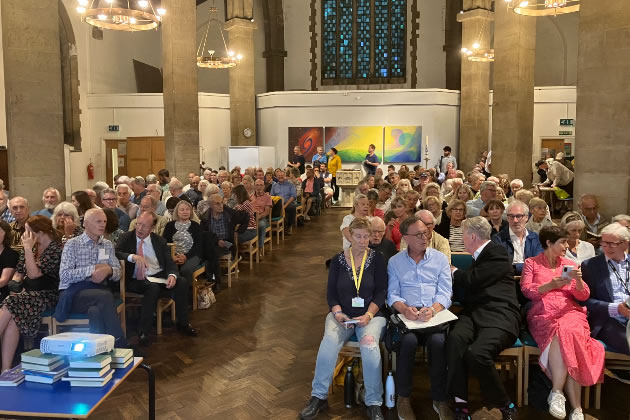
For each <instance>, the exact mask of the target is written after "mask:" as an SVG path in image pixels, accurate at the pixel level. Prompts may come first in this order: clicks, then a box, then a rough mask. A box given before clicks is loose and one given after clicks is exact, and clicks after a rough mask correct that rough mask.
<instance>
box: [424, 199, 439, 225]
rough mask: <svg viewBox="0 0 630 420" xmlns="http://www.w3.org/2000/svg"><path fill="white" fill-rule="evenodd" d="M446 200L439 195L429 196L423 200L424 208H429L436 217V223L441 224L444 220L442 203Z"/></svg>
mask: <svg viewBox="0 0 630 420" xmlns="http://www.w3.org/2000/svg"><path fill="white" fill-rule="evenodd" d="M443 203H444V201H442V200H441V199H440V198H439V197H435V196H433V195H430V196H428V197H427V198H425V199H424V201H423V202H422V208H423V209H425V210H429V211H430V212H431V214H432V215H433V217H434V218H435V220H436V222H435V224H437V225H439V224H440V222H441V221H442V213H444V212H443V211H442V205H443Z"/></svg>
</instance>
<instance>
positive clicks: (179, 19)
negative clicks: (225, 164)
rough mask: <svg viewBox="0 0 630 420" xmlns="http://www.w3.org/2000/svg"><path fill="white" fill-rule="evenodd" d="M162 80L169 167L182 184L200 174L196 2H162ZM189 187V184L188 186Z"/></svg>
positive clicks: (182, 0) (174, 0)
mask: <svg viewBox="0 0 630 420" xmlns="http://www.w3.org/2000/svg"><path fill="white" fill-rule="evenodd" d="M162 4H163V5H164V8H165V9H166V15H165V16H164V18H163V22H162V77H163V80H164V140H165V141H164V144H165V151H166V167H167V168H168V170H169V171H170V174H171V176H176V177H177V178H178V179H179V180H181V181H182V182H184V181H186V176H187V174H188V172H195V173H198V172H199V163H200V160H199V159H200V157H199V101H198V94H197V64H196V63H197V34H196V27H197V26H196V24H195V22H196V21H197V6H196V3H195V0H162ZM184 183H186V182H184Z"/></svg>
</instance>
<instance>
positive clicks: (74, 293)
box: [55, 209, 127, 347]
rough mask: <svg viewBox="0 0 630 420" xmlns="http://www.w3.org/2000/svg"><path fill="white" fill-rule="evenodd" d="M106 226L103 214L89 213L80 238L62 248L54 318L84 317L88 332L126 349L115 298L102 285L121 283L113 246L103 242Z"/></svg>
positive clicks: (60, 320)
mask: <svg viewBox="0 0 630 420" xmlns="http://www.w3.org/2000/svg"><path fill="white" fill-rule="evenodd" d="M106 223H107V217H106V216H105V213H104V212H103V210H101V209H90V210H88V211H87V212H86V213H85V218H84V219H83V226H84V228H85V231H84V232H83V234H81V235H80V236H77V237H74V238H72V239H70V240H68V242H66V244H65V245H64V247H63V253H62V254H61V265H60V267H59V278H60V282H59V290H60V291H61V294H60V296H59V303H58V304H57V309H56V311H55V318H56V319H57V321H59V322H63V321H65V320H66V319H67V317H68V315H69V314H70V313H79V314H87V315H88V318H89V321H90V332H92V333H95V334H110V335H113V336H114V338H115V339H116V345H115V346H116V347H125V346H126V345H127V342H126V340H125V337H124V335H123V331H122V328H121V327H120V319H119V318H118V314H117V313H116V308H115V307H114V296H113V295H112V292H111V290H110V289H109V288H108V287H107V286H106V285H105V284H104V283H105V280H110V281H113V282H117V281H119V280H120V263H119V262H118V259H117V258H116V253H115V251H114V246H113V245H112V243H111V242H110V241H109V240H107V239H104V238H103V234H104V233H105V225H106Z"/></svg>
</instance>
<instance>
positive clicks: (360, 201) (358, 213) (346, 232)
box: [339, 194, 370, 249]
mask: <svg viewBox="0 0 630 420" xmlns="http://www.w3.org/2000/svg"><path fill="white" fill-rule="evenodd" d="M369 211H370V203H369V201H368V198H367V196H365V195H363V194H355V196H354V199H353V200H352V210H351V211H350V214H347V215H346V216H345V217H344V218H343V221H342V222H341V226H339V230H341V234H342V236H343V249H348V248H349V247H350V245H351V242H350V229H349V226H350V223H352V221H353V220H354V219H356V218H358V217H368V214H369Z"/></svg>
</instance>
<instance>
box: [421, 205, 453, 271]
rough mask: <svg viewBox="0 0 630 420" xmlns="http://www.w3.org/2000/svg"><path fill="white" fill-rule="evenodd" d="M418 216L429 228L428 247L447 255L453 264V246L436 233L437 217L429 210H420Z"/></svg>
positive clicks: (449, 261)
mask: <svg viewBox="0 0 630 420" xmlns="http://www.w3.org/2000/svg"><path fill="white" fill-rule="evenodd" d="M416 216H418V218H419V219H420V221H421V222H422V223H424V225H425V226H426V227H427V229H428V231H429V233H428V234H427V241H428V242H427V246H428V247H429V248H433V249H435V250H437V251H440V252H441V253H442V254H444V255H446V259H448V263H449V264H450V263H451V246H450V245H449V243H448V239H446V238H445V237H444V236H442V235H440V234H439V233H437V232H436V231H435V216H433V214H432V213H431V212H430V211H429V210H420V211H419V212H417V213H416Z"/></svg>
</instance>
